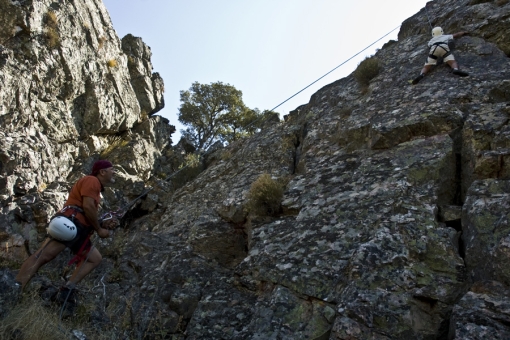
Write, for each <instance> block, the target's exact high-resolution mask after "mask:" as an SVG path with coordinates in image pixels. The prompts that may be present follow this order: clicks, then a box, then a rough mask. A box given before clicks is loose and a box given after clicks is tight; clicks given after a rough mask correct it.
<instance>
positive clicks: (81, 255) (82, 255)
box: [67, 234, 92, 266]
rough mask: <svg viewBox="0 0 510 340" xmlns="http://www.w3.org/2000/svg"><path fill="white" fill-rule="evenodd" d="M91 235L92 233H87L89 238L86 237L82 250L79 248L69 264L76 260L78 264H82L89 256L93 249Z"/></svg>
mask: <svg viewBox="0 0 510 340" xmlns="http://www.w3.org/2000/svg"><path fill="white" fill-rule="evenodd" d="M90 236H92V234H88V235H87V238H86V239H85V241H84V242H83V244H82V245H81V247H80V250H78V252H77V253H76V255H74V256H73V258H72V259H70V260H69V262H67V265H68V266H70V265H72V264H73V263H75V262H76V265H77V266H80V265H81V264H82V262H83V261H84V260H85V259H86V258H88V256H89V253H90V251H91V250H92V244H91V243H90V242H89V240H90Z"/></svg>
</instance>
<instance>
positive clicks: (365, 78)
mask: <svg viewBox="0 0 510 340" xmlns="http://www.w3.org/2000/svg"><path fill="white" fill-rule="evenodd" d="M380 70H381V65H380V63H379V59H377V58H376V57H367V58H366V59H365V60H363V61H362V62H361V63H359V65H358V67H357V68H356V70H355V71H354V78H355V79H356V81H357V82H358V84H359V85H360V86H361V87H362V88H367V87H368V85H369V84H370V80H372V79H374V78H375V77H376V76H377V75H378V74H379V71H380Z"/></svg>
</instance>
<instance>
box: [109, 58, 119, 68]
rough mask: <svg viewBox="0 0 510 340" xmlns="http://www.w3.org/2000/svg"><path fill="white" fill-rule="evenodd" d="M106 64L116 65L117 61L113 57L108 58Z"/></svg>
mask: <svg viewBox="0 0 510 340" xmlns="http://www.w3.org/2000/svg"><path fill="white" fill-rule="evenodd" d="M106 65H108V67H112V68H113V67H117V66H118V65H119V64H118V63H117V60H115V59H110V60H108V62H107V63H106Z"/></svg>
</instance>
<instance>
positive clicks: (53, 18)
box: [46, 11, 58, 28]
mask: <svg viewBox="0 0 510 340" xmlns="http://www.w3.org/2000/svg"><path fill="white" fill-rule="evenodd" d="M57 23H58V20H57V14H56V13H55V12H53V11H48V13H46V24H47V25H48V26H50V27H53V28H56V27H57Z"/></svg>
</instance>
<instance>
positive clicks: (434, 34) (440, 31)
mask: <svg viewBox="0 0 510 340" xmlns="http://www.w3.org/2000/svg"><path fill="white" fill-rule="evenodd" d="M443 34H444V31H443V29H442V28H441V27H434V28H433V29H432V38H435V37H439V36H440V35H443Z"/></svg>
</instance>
